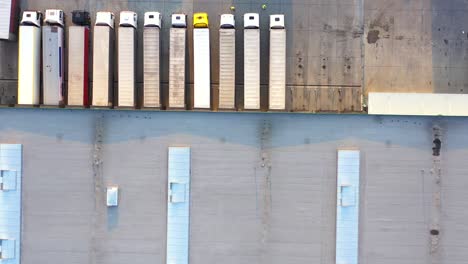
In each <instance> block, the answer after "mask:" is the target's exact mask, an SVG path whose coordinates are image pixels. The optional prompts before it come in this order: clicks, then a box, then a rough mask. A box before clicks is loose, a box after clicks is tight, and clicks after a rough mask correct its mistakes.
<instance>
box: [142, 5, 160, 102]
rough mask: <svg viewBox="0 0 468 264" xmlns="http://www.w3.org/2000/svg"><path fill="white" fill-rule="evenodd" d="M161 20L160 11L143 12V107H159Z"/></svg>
mask: <svg viewBox="0 0 468 264" xmlns="http://www.w3.org/2000/svg"><path fill="white" fill-rule="evenodd" d="M161 22H162V16H161V13H159V12H146V13H145V28H144V32H143V42H144V43H143V79H144V80H143V81H144V84H143V107H149V108H160V107H161V92H160V79H161V78H160V76H161V73H160V72H161V71H160V54H161V48H160V46H161V45H160V43H161V42H160V32H161Z"/></svg>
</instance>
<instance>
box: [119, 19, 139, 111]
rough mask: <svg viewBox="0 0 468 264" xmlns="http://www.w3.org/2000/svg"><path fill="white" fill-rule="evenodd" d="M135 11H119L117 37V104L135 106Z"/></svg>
mask: <svg viewBox="0 0 468 264" xmlns="http://www.w3.org/2000/svg"><path fill="white" fill-rule="evenodd" d="M137 21H138V16H137V13H135V12H131V11H122V12H120V24H119V39H118V68H119V69H118V72H119V80H118V82H119V89H118V94H117V96H118V104H117V105H118V106H119V107H131V108H133V107H135V106H136V100H135V98H136V94H135V92H136V90H135V85H136V81H135V76H136V47H137V34H136V30H137V26H138V23H137Z"/></svg>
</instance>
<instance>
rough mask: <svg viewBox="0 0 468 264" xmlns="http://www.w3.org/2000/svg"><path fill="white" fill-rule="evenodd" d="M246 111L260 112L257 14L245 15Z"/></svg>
mask: <svg viewBox="0 0 468 264" xmlns="http://www.w3.org/2000/svg"><path fill="white" fill-rule="evenodd" d="M244 109H247V110H260V23H259V15H258V14H257V13H247V14H245V15H244Z"/></svg>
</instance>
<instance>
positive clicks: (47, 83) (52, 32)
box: [42, 9, 65, 106]
mask: <svg viewBox="0 0 468 264" xmlns="http://www.w3.org/2000/svg"><path fill="white" fill-rule="evenodd" d="M44 23H45V25H44V26H43V27H42V74H43V76H42V81H43V85H42V89H43V104H44V105H49V106H57V105H63V104H64V103H65V101H64V98H65V97H64V96H65V90H64V77H63V75H64V56H63V55H64V40H63V39H64V29H63V27H64V13H63V11H62V10H58V9H48V10H46V12H45V19H44Z"/></svg>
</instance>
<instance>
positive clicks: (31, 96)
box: [18, 11, 42, 105]
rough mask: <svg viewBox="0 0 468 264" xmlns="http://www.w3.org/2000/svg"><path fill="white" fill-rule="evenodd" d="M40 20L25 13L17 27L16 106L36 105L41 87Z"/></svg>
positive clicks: (31, 13) (35, 13) (31, 14)
mask: <svg viewBox="0 0 468 264" xmlns="http://www.w3.org/2000/svg"><path fill="white" fill-rule="evenodd" d="M41 18H42V14H41V13H40V12H37V11H25V12H23V17H22V19H21V24H20V27H19V44H18V47H19V48H18V104H20V105H38V104H39V96H40V87H41Z"/></svg>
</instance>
